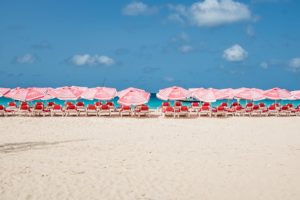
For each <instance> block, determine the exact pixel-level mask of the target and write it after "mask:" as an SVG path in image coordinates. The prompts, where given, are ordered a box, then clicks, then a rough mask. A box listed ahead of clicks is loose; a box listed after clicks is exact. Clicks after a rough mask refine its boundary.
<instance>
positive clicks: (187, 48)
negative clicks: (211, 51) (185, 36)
mask: <svg viewBox="0 0 300 200" xmlns="http://www.w3.org/2000/svg"><path fill="white" fill-rule="evenodd" d="M179 51H180V52H181V53H189V52H191V51H193V47H192V46H190V45H182V46H180V47H179Z"/></svg>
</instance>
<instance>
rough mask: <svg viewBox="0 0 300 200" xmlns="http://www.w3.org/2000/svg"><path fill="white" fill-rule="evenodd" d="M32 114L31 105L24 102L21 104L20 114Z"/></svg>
mask: <svg viewBox="0 0 300 200" xmlns="http://www.w3.org/2000/svg"><path fill="white" fill-rule="evenodd" d="M30 114H31V112H30V107H29V106H28V105H27V104H23V105H21V106H20V109H19V110H18V115H19V116H29V115H30Z"/></svg>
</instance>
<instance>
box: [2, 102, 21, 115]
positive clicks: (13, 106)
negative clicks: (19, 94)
mask: <svg viewBox="0 0 300 200" xmlns="http://www.w3.org/2000/svg"><path fill="white" fill-rule="evenodd" d="M5 110H6V111H7V113H10V114H14V113H15V112H16V111H18V107H17V104H16V103H15V102H9V103H8V106H7V108H6V109H5Z"/></svg>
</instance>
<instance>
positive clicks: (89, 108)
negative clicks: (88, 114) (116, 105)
mask: <svg viewBox="0 0 300 200" xmlns="http://www.w3.org/2000/svg"><path fill="white" fill-rule="evenodd" d="M87 109H88V110H96V106H95V105H93V104H90V105H88V107H87Z"/></svg>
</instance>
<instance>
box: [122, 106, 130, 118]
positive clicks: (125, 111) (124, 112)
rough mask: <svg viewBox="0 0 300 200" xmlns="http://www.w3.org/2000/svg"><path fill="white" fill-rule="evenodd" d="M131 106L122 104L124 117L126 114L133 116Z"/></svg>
mask: <svg viewBox="0 0 300 200" xmlns="http://www.w3.org/2000/svg"><path fill="white" fill-rule="evenodd" d="M131 113H132V112H131V108H130V106H122V107H121V109H120V116H121V117H123V116H124V115H127V116H131Z"/></svg>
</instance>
